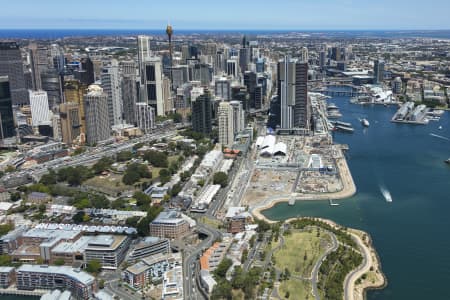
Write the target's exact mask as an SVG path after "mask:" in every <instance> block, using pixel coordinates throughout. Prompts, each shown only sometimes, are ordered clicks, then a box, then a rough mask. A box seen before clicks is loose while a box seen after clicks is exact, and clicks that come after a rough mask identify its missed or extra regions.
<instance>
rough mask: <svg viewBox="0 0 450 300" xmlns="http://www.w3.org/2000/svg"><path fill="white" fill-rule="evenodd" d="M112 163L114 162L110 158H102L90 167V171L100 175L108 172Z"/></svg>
mask: <svg viewBox="0 0 450 300" xmlns="http://www.w3.org/2000/svg"><path fill="white" fill-rule="evenodd" d="M113 162H114V161H113V160H112V159H111V158H110V157H107V156H104V157H102V158H101V159H100V160H99V161H98V162H96V163H95V164H94V165H93V166H92V171H93V172H94V173H95V174H100V173H102V172H104V171H106V170H108V169H109V168H110V167H111V165H112V164H113Z"/></svg>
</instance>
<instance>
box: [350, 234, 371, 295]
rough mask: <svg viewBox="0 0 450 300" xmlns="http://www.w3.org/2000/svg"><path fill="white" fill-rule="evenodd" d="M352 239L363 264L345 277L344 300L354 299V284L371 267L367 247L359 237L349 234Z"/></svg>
mask: <svg viewBox="0 0 450 300" xmlns="http://www.w3.org/2000/svg"><path fill="white" fill-rule="evenodd" d="M351 235H352V238H353V239H354V240H355V242H356V243H357V244H358V248H359V250H360V252H361V255H362V256H363V263H362V264H361V265H360V266H359V267H358V268H357V269H356V270H353V271H352V272H351V273H349V274H348V275H347V276H346V277H345V281H344V300H353V299H354V294H353V293H354V290H355V282H356V280H358V278H360V277H361V276H362V275H363V274H365V273H367V272H368V271H369V270H370V266H371V265H372V263H373V262H372V255H371V253H370V250H369V248H368V247H366V246H365V245H364V243H363V241H362V240H361V238H360V237H359V236H357V235H356V234H353V233H352V234H351Z"/></svg>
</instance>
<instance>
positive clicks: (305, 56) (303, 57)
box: [300, 47, 309, 62]
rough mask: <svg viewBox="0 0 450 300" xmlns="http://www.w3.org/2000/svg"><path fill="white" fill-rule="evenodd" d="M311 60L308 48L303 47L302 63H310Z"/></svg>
mask: <svg viewBox="0 0 450 300" xmlns="http://www.w3.org/2000/svg"><path fill="white" fill-rule="evenodd" d="M308 60H309V54H308V48H306V47H303V48H302V50H301V51H300V61H301V62H308Z"/></svg>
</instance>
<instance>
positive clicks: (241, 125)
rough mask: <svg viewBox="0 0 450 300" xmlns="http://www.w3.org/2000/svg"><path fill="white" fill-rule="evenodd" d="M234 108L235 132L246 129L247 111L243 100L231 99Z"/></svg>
mask: <svg viewBox="0 0 450 300" xmlns="http://www.w3.org/2000/svg"><path fill="white" fill-rule="evenodd" d="M230 105H231V108H232V110H233V130H234V134H235V135H236V134H237V133H239V132H241V131H243V130H244V129H245V112H244V108H243V106H242V102H241V101H230Z"/></svg>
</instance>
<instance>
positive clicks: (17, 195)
mask: <svg viewBox="0 0 450 300" xmlns="http://www.w3.org/2000/svg"><path fill="white" fill-rule="evenodd" d="M20 198H21V196H20V192H14V193H11V201H12V202H16V201H19V200H20Z"/></svg>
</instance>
